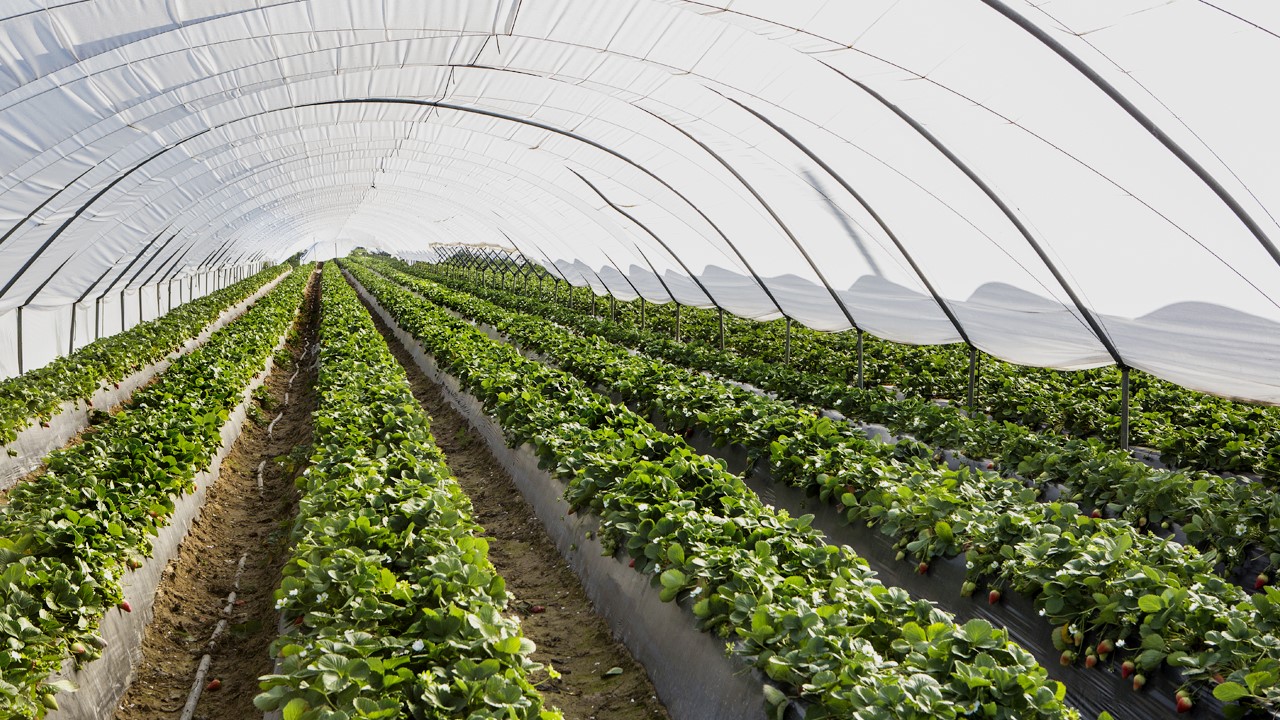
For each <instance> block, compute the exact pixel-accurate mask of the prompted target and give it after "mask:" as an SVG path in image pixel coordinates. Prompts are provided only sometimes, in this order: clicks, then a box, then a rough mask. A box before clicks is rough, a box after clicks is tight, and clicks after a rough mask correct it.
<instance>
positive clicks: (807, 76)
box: [0, 0, 1280, 404]
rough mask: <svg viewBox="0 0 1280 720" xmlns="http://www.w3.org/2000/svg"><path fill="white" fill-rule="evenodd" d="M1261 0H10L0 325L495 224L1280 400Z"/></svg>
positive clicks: (702, 300) (1273, 144) (652, 282)
mask: <svg viewBox="0 0 1280 720" xmlns="http://www.w3.org/2000/svg"><path fill="white" fill-rule="evenodd" d="M1272 5H1273V4H1272V3H1266V2H1262V0H1216V1H1215V2H1213V3H1210V2H1205V1H1203V0H1171V1H1170V0H1109V1H1108V2H1101V1H1093V0H1091V1H1089V2H1080V1H1079V0H1075V1H1070V2H1068V1H1067V0H1048V1H1038V2H1030V1H1029V0H966V1H965V2H945V1H944V0H865V1H864V2H857V3H850V2H846V1H843V0H793V1H792V2H787V3H777V2H772V1H771V0H703V1H699V2H689V1H686V0H615V2H610V3H600V2H595V1H593V0H442V1H441V2H433V3H421V2H414V1H413V0H276V1H275V2H264V1H263V0H213V1H210V0H202V1H200V2H196V1H195V0H166V1H161V0H142V1H139V0H84V1H82V2H73V3H66V2H60V1H55V0H21V1H18V2H11V3H8V4H7V6H6V9H5V10H3V11H0V32H2V35H0V37H2V38H3V42H0V117H2V118H3V122H0V260H2V261H3V262H0V267H3V271H0V288H3V292H2V293H0V328H3V332H2V333H0V336H2V337H3V338H4V340H3V341H0V345H2V346H3V347H4V348H5V350H6V353H5V355H6V357H7V356H8V355H9V354H10V353H11V351H12V349H11V348H9V347H8V346H9V345H10V344H12V343H13V342H14V341H13V340H12V338H13V333H12V332H10V331H11V329H12V330H14V332H16V326H17V321H16V310H17V309H18V308H20V307H26V308H28V309H29V311H30V312H32V313H33V315H32V317H36V316H41V317H42V316H43V315H49V316H50V317H55V318H69V317H71V314H72V313H76V312H80V313H83V311H84V308H83V306H82V305H77V304H76V301H77V300H78V299H80V298H81V297H82V295H83V294H84V293H85V291H86V288H91V287H94V286H98V285H99V283H101V285H102V286H111V285H110V284H111V283H116V286H115V289H116V290H117V291H118V290H121V289H123V290H125V291H127V292H134V293H136V292H139V291H142V290H145V288H144V287H143V286H144V285H146V284H147V283H148V282H154V283H163V282H167V281H170V280H172V279H173V278H185V277H189V276H191V275H192V274H194V273H199V272H204V271H207V270H210V269H221V268H224V267H230V266H246V265H252V264H254V263H260V262H261V261H264V260H273V261H278V260H281V259H283V258H285V257H288V256H289V255H292V254H293V253H295V252H297V251H300V250H304V249H306V248H310V247H315V246H317V245H320V244H324V243H336V244H337V245H340V246H344V247H351V246H354V245H365V246H368V247H371V248H374V249H383V250H386V251H388V252H392V253H395V254H398V255H401V256H403V257H406V258H413V259H433V258H434V257H435V254H434V253H433V251H432V249H431V248H432V247H434V246H436V245H451V244H478V245H490V246H501V247H508V248H513V249H519V250H520V251H521V252H523V253H524V254H525V255H526V256H527V257H529V258H532V259H534V260H535V261H537V262H542V263H546V264H548V265H554V266H555V268H556V272H557V274H562V275H563V276H564V277H566V278H568V279H569V280H570V281H571V282H574V283H575V284H581V285H591V286H592V287H593V288H594V289H595V290H596V291H597V292H602V293H603V292H611V293H613V294H616V295H618V296H620V297H624V298H626V297H632V296H634V295H635V293H637V292H638V293H639V294H640V295H642V296H644V297H646V298H647V299H649V300H652V301H655V302H669V301H670V300H671V299H672V296H674V299H675V300H677V301H679V302H681V303H685V304H689V305H697V306H703V307H712V306H720V307H723V308H725V309H726V310H728V311H730V312H733V313H736V314H738V315H742V316H745V317H752V318H760V319H766V318H775V317H779V316H782V315H786V316H788V317H791V318H793V319H795V320H796V321H798V322H801V323H804V324H805V325H808V326H810V327H813V328H817V329H820V330H829V331H838V330H844V329H848V328H850V327H854V326H857V327H859V328H861V329H864V330H867V331H869V332H872V333H874V334H876V335H879V336H882V337H885V338H889V339H892V340H896V341H901V342H908V343H939V342H958V341H961V340H962V339H963V338H965V337H967V338H968V339H969V341H971V342H972V343H973V344H974V345H975V346H977V347H979V348H981V349H983V350H985V351H987V352H990V353H992V354H994V355H996V356H998V357H1001V358H1004V359H1006V360H1010V361H1012V362H1016V363H1022V364H1028V365H1038V366H1049V367H1056V368H1064V369H1070V368H1085V367H1094V366H1099V365H1104V364H1107V363H1112V362H1122V363H1124V364H1126V365H1129V366H1132V367H1137V368H1141V369H1144V370H1148V371H1150V372H1153V373H1155V374H1156V375H1159V376H1161V377H1164V378H1166V379H1169V380H1172V381H1174V382H1177V383H1181V384H1183V385H1187V386H1189V387H1193V388H1196V389H1201V390H1206V391H1210V392H1214V393H1218V394H1222V395H1227V396H1232V397H1240V398H1248V399H1252V400H1257V401H1262V402H1268V403H1273V404H1274V403H1280V332H1278V331H1280V251H1277V248H1276V244H1277V242H1278V241H1280V225H1278V223H1277V221H1276V213H1277V209H1278V208H1280V176H1277V175H1276V174H1275V173H1274V172H1273V167H1274V165H1275V159H1276V158H1277V157H1280V136H1277V134H1276V133H1274V132H1272V128H1271V127H1270V125H1271V122H1270V120H1271V118H1273V117H1275V115H1276V111H1277V110H1278V109H1280V108H1278V107H1277V106H1278V105H1280V99H1277V97H1276V95H1275V93H1271V92H1267V91H1266V89H1267V88H1268V87H1269V84H1268V83H1267V80H1268V79H1269V75H1268V73H1269V70H1270V69H1271V68H1274V67H1277V66H1278V65H1280V9H1277V8H1275V7H1272ZM139 258H142V259H141V261H140V262H138V263H136V265H137V266H142V265H143V263H147V264H152V265H153V266H154V267H155V268H157V269H159V270H161V272H160V274H159V275H155V273H153V272H152V271H150V270H148V271H147V273H146V275H145V276H140V277H136V278H135V277H133V276H134V275H136V273H134V272H133V271H128V275H127V276H124V268H127V267H130V266H131V264H134V261H135V260H138V259H139ZM622 275H625V276H626V277H625V278H623V277H622ZM121 276H124V277H123V279H122V277H121ZM149 276H154V279H148V277H149ZM156 287H159V285H158V284H157V285H156ZM95 292H96V291H95ZM61 324H65V323H63V322H62V320H60V319H59V320H55V321H54V322H41V323H33V322H24V323H23V326H24V330H25V338H24V342H25V343H26V344H27V345H29V346H30V347H33V348H45V349H44V350H42V351H39V352H37V353H36V354H40V355H42V356H43V355H49V354H50V353H55V352H57V347H58V345H59V341H57V340H56V339H50V338H47V337H41V336H39V334H40V333H55V334H56V333H61V332H63V331H62V330H61V329H59V326H60V325H61ZM33 333H36V335H33ZM64 344H65V343H64ZM24 354H25V351H24ZM0 366H3V369H4V370H5V371H6V372H8V371H9V367H8V364H7V363H0Z"/></svg>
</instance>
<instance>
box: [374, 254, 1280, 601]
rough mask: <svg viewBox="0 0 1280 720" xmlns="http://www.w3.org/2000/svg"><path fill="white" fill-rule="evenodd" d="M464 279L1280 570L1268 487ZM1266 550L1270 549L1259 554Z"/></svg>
mask: <svg viewBox="0 0 1280 720" xmlns="http://www.w3.org/2000/svg"><path fill="white" fill-rule="evenodd" d="M389 267H394V268H396V269H399V270H402V271H405V272H408V273H410V274H413V275H415V276H417V277H423V278H433V279H436V280H439V281H441V282H446V283H449V282H450V281H449V280H448V279H446V278H444V277H442V276H441V275H440V274H439V273H434V272H432V271H431V270H430V269H428V267H427V266H423V265H416V266H412V267H409V266H407V265H404V264H399V263H398V264H394V265H391V266H389ZM457 286H458V287H460V288H463V289H465V290H467V291H468V292H473V293H476V294H477V295H478V296H480V297H484V298H487V299H490V300H492V301H494V302H498V303H500V304H501V305H503V306H505V307H509V308H516V309H519V310H521V311H523V312H529V313H534V314H537V315H539V316H542V317H546V318H548V319H552V320H554V321H556V322H558V323H561V324H563V325H566V326H568V327H572V328H575V329H577V330H579V331H581V332H584V333H586V334H590V335H596V336H600V337H604V338H607V339H609V340H611V341H614V342H617V343H620V344H622V345H625V346H627V347H630V348H634V349H638V350H642V351H643V352H644V353H645V354H647V355H651V356H654V357H660V358H662V359H664V360H667V361H669V362H672V363H675V364H676V365H681V366H685V367H689V368H693V369H697V370H703V371H707V372H713V373H716V374H719V375H721V376H722V377H726V378H730V379H732V380H736V381H739V382H745V383H751V384H753V385H755V386H757V387H760V388H762V389H764V390H767V391H770V392H773V393H776V394H777V395H778V396H779V397H782V398H786V399H790V400H794V401H796V402H800V403H808V404H813V405H816V406H818V407H829V408H834V409H836V410H839V411H840V412H842V413H844V414H845V415H847V416H849V417H851V418H856V419H858V420H860V421H863V422H868V423H877V424H883V425H884V426H886V427H887V428H889V429H890V430H891V431H893V432H895V433H899V434H903V435H910V436H912V437H913V438H916V439H919V440H921V441H924V442H926V443H930V444H932V445H934V446H935V447H939V448H948V449H951V450H956V451H959V452H961V453H963V454H964V455H966V456H968V457H970V458H990V459H991V460H990V468H991V469H997V470H999V471H1001V472H1002V473H1003V474H1006V475H1014V474H1016V475H1018V476H1020V477H1022V478H1025V479H1027V480H1028V482H1029V483H1031V484H1033V485H1035V486H1037V487H1041V488H1044V487H1049V486H1051V485H1058V486H1061V487H1063V488H1065V490H1066V493H1067V494H1068V495H1069V496H1070V498H1071V499H1072V500H1073V501H1075V502H1078V503H1081V504H1083V505H1085V506H1086V507H1092V508H1096V509H1097V510H1098V512H1100V513H1102V514H1104V515H1108V516H1115V517H1121V518H1123V519H1126V520H1129V521H1130V522H1131V523H1133V524H1135V525H1137V526H1139V527H1144V528H1145V527H1148V526H1150V527H1152V528H1153V529H1154V528H1156V527H1160V528H1162V529H1168V528H1169V527H1170V526H1171V525H1175V524H1176V525H1178V526H1180V528H1179V529H1180V530H1181V531H1182V532H1183V533H1184V534H1185V537H1186V539H1187V542H1188V543H1190V544H1192V545H1195V546H1196V547H1199V548H1201V549H1204V550H1212V551H1215V552H1217V554H1218V556H1219V559H1220V560H1221V561H1222V564H1223V567H1224V570H1226V571H1228V572H1231V571H1234V572H1236V573H1238V574H1239V576H1241V577H1242V578H1243V579H1244V582H1246V583H1249V584H1254V585H1256V586H1257V587H1259V588H1260V587H1261V586H1262V585H1265V584H1266V583H1267V582H1268V581H1269V575H1268V573H1267V571H1268V570H1270V569H1271V568H1273V567H1277V566H1280V533H1277V532H1274V531H1272V530H1271V528H1275V527H1280V504H1277V503H1276V502H1275V501H1274V492H1272V491H1271V490H1270V489H1269V488H1268V487H1267V486H1265V485H1262V484H1259V483H1251V482H1239V481H1238V480H1237V479H1235V478H1227V477H1222V476H1220V475H1216V474H1213V473H1208V472H1203V471H1173V470H1157V469H1153V468H1151V467H1150V466H1148V465H1146V464H1144V463H1142V462H1139V461H1137V460H1135V459H1133V457H1132V456H1131V455H1129V453H1126V452H1124V451H1121V450H1116V449H1108V448H1106V447H1104V446H1103V445H1102V444H1101V443H1099V442H1098V441H1097V440H1081V439H1069V438H1064V437H1062V436H1060V435H1055V434H1052V433H1047V432H1032V431H1030V430H1028V429H1027V428H1025V427H1022V426H1019V425H1014V424H1012V423H1008V422H996V421H993V420H990V419H988V418H986V417H985V416H981V415H973V416H971V415H970V414H969V413H967V412H965V411H964V410H962V409H961V408H959V407H957V406H955V405H939V404H936V403H934V402H932V401H929V400H925V399H923V398H920V397H912V396H908V397H905V398H898V397H896V396H895V395H893V394H892V393H891V392H889V391H887V390H885V389H884V388H880V387H871V388H867V389H865V390H862V389H859V388H857V387H854V386H851V385H849V384H848V383H846V382H843V381H833V380H832V379H831V378H829V377H827V376H824V375H820V374H816V373H813V372H808V371H805V370H801V369H798V368H796V367H789V366H786V365H783V364H780V363H773V362H767V361H766V358H765V357H763V356H754V355H752V354H751V351H750V350H746V349H742V348H740V349H739V352H738V353H733V352H729V353H726V352H721V351H719V350H717V349H715V348H713V347H711V346H709V345H707V344H702V343H681V342H675V341H673V340H671V339H669V338H668V337H666V336H664V335H661V334H658V333H656V332H648V331H645V330H639V329H636V328H634V327H628V326H625V325H624V324H623V323H619V322H609V321H607V320H603V319H596V318H594V317H591V316H587V315H584V314H582V313H579V312H574V311H573V310H571V309H566V308H563V307H560V306H557V305H553V304H551V303H545V302H541V301H538V300H535V299H533V298H529V297H524V296H520V295H514V294H511V293H505V292H502V291H499V290H494V289H491V288H485V287H477V286H475V285H472V284H465V285H457ZM765 346H767V343H757V344H756V346H755V347H761V348H763V347H765ZM1259 553H1261V554H1262V555H1263V556H1265V557H1264V558H1256V557H1255V556H1256V555H1257V554H1259Z"/></svg>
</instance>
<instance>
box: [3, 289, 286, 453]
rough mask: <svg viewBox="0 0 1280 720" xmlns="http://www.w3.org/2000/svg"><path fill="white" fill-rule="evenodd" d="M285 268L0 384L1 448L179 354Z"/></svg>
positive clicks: (205, 298) (173, 310)
mask: <svg viewBox="0 0 1280 720" xmlns="http://www.w3.org/2000/svg"><path fill="white" fill-rule="evenodd" d="M286 269H287V268H285V267H282V266H275V267H269V268H267V269H265V270H263V271H261V272H259V273H257V274H256V275H253V276H252V277H249V278H246V279H244V280H241V281H240V282H238V283H235V284H234V285H231V286H229V287H226V288H223V289H222V290H219V291H217V292H214V293H211V294H209V295H206V296H204V297H202V298H199V299H196V300H193V301H191V302H188V303H185V304H183V305H180V306H178V307H176V308H174V309H172V310H170V311H169V312H168V313H165V314H164V315H163V316H162V317H159V318H157V319H155V320H150V321H147V322H144V323H141V324H139V325H136V326H134V327H132V328H130V329H128V330H126V331H125V332H122V333H119V334H117V335H112V336H110V337H105V338H102V339H99V340H95V341H94V342H92V343H90V344H89V345H86V346H85V347H83V348H80V349H79V350H77V351H75V352H74V353H72V354H70V355H66V356H64V357H60V358H58V359H56V360H54V361H53V362H51V363H49V364H48V365H45V366H44V367H42V368H38V369H36V370H31V371H30V372H26V373H23V374H22V375H20V376H18V377H13V378H9V379H7V380H4V381H0V444H8V443H10V442H13V440H14V439H15V438H16V437H18V433H20V432H22V430H24V429H25V428H26V427H27V426H28V425H31V424H33V423H36V422H41V421H46V420H49V419H50V418H51V417H53V415H54V414H55V413H57V411H58V408H59V407H60V406H61V405H62V403H64V402H67V401H69V400H87V399H89V398H90V397H92V396H93V394H94V393H95V392H97V391H98V390H99V389H100V388H103V387H106V386H108V385H111V384H112V383H118V382H120V381H121V380H123V379H124V378H126V377H128V376H129V375H131V374H133V373H135V372H137V371H139V370H141V369H142V368H144V367H146V366H148V365H151V364H153V363H155V362H157V361H159V360H160V359H162V358H163V357H164V356H165V355H168V354H169V353H171V352H173V351H174V350H177V349H178V348H179V347H181V346H182V344H183V343H185V342H186V341H187V340H189V339H190V338H192V337H195V336H196V335H199V334H200V332H201V330H203V329H204V328H205V327H206V326H207V325H209V323H211V322H213V321H214V320H215V319H217V317H218V315H219V314H221V313H222V311H223V310H225V309H227V308H228V307H231V306H232V305H235V304H237V303H239V302H241V301H242V300H244V299H245V298H247V297H249V296H251V295H253V294H254V293H255V292H257V291H258V290H260V289H261V288H262V287H263V286H264V285H266V284H267V283H269V282H271V281H272V280H274V279H276V278H277V277H279V276H280V274H281V273H283V272H284V271H285V270H286Z"/></svg>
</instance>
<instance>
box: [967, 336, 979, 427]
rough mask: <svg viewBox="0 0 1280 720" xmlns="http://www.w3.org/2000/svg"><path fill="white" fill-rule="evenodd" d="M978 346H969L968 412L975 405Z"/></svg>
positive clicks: (973, 408)
mask: <svg viewBox="0 0 1280 720" xmlns="http://www.w3.org/2000/svg"><path fill="white" fill-rule="evenodd" d="M977 385H978V348H976V347H974V346H972V345H970V346H969V412H971V413H972V412H973V411H974V410H975V408H976V407H977V405H976V402H977Z"/></svg>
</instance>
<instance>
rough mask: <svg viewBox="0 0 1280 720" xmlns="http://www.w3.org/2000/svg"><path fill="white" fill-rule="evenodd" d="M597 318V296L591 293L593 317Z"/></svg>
mask: <svg viewBox="0 0 1280 720" xmlns="http://www.w3.org/2000/svg"><path fill="white" fill-rule="evenodd" d="M595 316H596V294H595V293H594V292H593V293H591V317H593V318H594V317H595Z"/></svg>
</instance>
